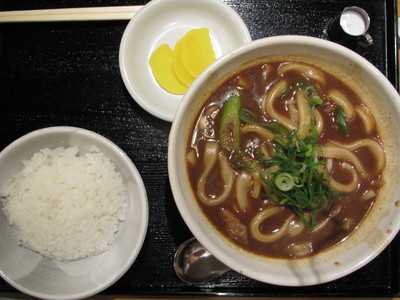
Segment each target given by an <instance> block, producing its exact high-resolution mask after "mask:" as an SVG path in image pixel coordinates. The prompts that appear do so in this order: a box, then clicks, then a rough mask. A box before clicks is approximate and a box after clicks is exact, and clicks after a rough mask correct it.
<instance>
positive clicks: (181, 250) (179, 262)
mask: <svg viewBox="0 0 400 300" xmlns="http://www.w3.org/2000/svg"><path fill="white" fill-rule="evenodd" d="M174 269H175V273H176V275H177V276H178V278H179V279H181V280H182V281H183V282H186V283H190V284H196V283H201V282H206V281H209V280H212V279H216V278H218V277H220V276H222V275H223V274H225V273H226V272H228V271H229V270H230V269H229V268H228V267H227V266H225V265H224V264H223V263H221V262H220V261H219V260H217V259H216V258H215V257H214V256H213V255H212V254H211V253H210V252H209V251H208V250H207V249H206V248H204V247H203V246H202V245H201V244H200V243H199V242H198V241H197V240H196V239H195V238H191V239H189V240H186V241H185V242H183V243H182V244H180V245H179V247H178V249H177V250H176V252H175V257H174Z"/></svg>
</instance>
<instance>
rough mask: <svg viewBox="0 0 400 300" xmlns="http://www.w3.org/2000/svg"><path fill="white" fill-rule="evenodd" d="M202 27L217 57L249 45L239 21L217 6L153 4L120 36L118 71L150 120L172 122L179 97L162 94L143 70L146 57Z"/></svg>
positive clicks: (189, 0) (156, 0)
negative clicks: (154, 117)
mask: <svg viewBox="0 0 400 300" xmlns="http://www.w3.org/2000/svg"><path fill="white" fill-rule="evenodd" d="M199 27H207V28H208V29H209V31H210V36H211V40H212V43H213V47H214V51H215V54H216V56H217V58H218V57H220V56H222V55H223V54H226V53H228V52H230V51H232V50H234V49H236V48H239V47H240V46H242V45H244V44H246V43H248V42H250V41H251V36H250V33H249V30H248V29H247V27H246V25H245V24H244V22H243V20H242V19H241V18H240V16H239V15H238V14H237V13H236V12H235V11H234V10H233V9H232V8H230V7H229V6H227V5H225V4H223V3H222V2H220V1H218V0H201V1H199V0H186V1H182V0H153V1H151V2H149V3H148V4H147V5H146V6H145V7H143V8H142V9H141V10H140V11H139V12H138V13H137V14H136V15H135V16H134V17H133V19H132V20H131V21H130V22H129V24H128V26H127V27H126V29H125V32H124V34H123V36H122V41H121V45H120V50H119V66H120V71H121V74H122V79H123V81H124V83H125V86H126V88H127V89H128V91H129V93H130V95H131V96H132V97H133V99H134V100H135V101H136V102H137V103H138V104H139V105H140V106H141V107H142V108H143V109H145V110H146V111H148V112H149V113H150V114H152V115H154V116H156V117H158V118H160V119H163V120H165V121H172V120H173V118H174V115H175V111H176V110H177V108H178V105H179V103H180V101H181V99H182V96H177V95H173V94H170V93H168V92H166V91H165V90H163V89H162V88H161V87H160V86H159V85H158V83H157V82H156V80H155V79H154V77H153V74H152V72H151V69H150V66H149V58H150V55H151V53H152V52H153V51H154V50H155V49H156V48H157V47H158V46H159V45H161V44H163V43H167V44H169V45H170V47H172V48H173V47H174V46H175V42H176V41H177V40H178V39H179V38H181V37H182V36H183V35H184V34H185V33H186V32H187V31H189V30H191V29H193V28H199Z"/></svg>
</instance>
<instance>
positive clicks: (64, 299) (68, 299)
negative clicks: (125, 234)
mask: <svg viewBox="0 0 400 300" xmlns="http://www.w3.org/2000/svg"><path fill="white" fill-rule="evenodd" d="M53 133H72V134H74V133H75V134H81V135H86V136H88V137H89V138H91V139H93V140H96V141H97V142H100V143H102V144H104V145H105V146H106V147H108V148H109V149H111V150H112V151H113V152H114V153H116V154H117V156H118V157H119V158H120V159H121V161H122V162H123V163H124V164H126V165H127V167H128V169H129V171H130V174H131V176H133V178H134V179H135V180H136V181H137V184H138V195H139V197H138V198H139V201H141V202H142V205H143V212H144V214H142V223H143V225H142V228H143V229H142V230H141V231H140V235H139V238H138V239H137V243H136V244H135V246H134V248H133V251H132V252H131V254H130V256H129V258H128V259H127V260H126V262H125V264H124V266H123V267H122V268H121V270H120V271H119V273H118V274H117V275H116V276H114V277H112V278H110V279H109V280H108V281H106V282H104V283H103V284H98V285H97V287H95V288H92V289H90V290H88V291H86V292H81V293H75V294H71V295H68V296H61V295H57V294H47V293H39V292H34V291H31V290H30V289H27V288H25V287H24V286H22V285H20V284H19V283H17V282H15V281H14V280H12V279H11V278H9V277H8V276H7V274H6V273H4V272H3V271H1V270H0V276H1V277H2V278H3V279H4V280H5V281H6V282H7V283H9V284H10V285H11V286H13V287H14V288H16V289H17V290H19V291H21V292H23V293H25V294H27V295H31V296H33V297H36V298H39V299H49V300H72V299H83V298H87V297H91V296H93V295H95V294H98V293H99V292H101V291H103V290H105V289H107V288H108V287H110V286H111V285H113V284H114V283H115V282H117V281H118V280H119V279H120V278H121V277H122V276H123V275H124V274H125V273H126V272H127V271H128V270H129V269H130V267H131V266H132V264H133V263H134V262H135V260H136V258H137V256H138V255H139V253H140V250H141V248H142V246H143V244H144V240H145V237H146V233H147V228H148V221H149V206H148V198H147V192H146V188H145V185H144V183H143V180H142V177H141V176H140V173H139V171H138V170H137V168H136V166H135V164H134V163H133V162H132V160H131V159H130V158H129V156H128V155H127V154H126V153H125V152H124V151H123V150H122V149H121V148H119V147H118V146H117V145H116V144H114V143H113V142H112V141H111V140H109V139H108V138H106V137H104V136H102V135H100V134H98V133H96V132H93V131H91V130H88V129H83V128H79V127H73V126H53V127H46V128H42V129H37V130H34V131H31V132H29V133H27V134H25V135H23V136H21V137H20V138H18V139H16V140H15V141H13V142H12V143H11V144H9V145H8V146H6V147H5V148H4V149H3V150H2V151H1V152H0V161H1V160H3V159H4V158H5V157H6V156H7V155H8V154H9V153H10V152H12V151H14V149H16V148H17V147H19V146H21V145H22V144H24V143H25V142H27V141H29V140H32V139H36V138H40V137H41V136H44V135H48V134H53Z"/></svg>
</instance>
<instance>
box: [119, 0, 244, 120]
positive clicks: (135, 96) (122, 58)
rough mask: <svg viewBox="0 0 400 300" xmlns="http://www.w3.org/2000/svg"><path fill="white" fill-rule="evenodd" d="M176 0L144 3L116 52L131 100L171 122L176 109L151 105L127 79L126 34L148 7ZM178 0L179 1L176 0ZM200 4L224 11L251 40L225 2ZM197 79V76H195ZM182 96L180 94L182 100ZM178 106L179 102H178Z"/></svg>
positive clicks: (147, 11) (205, 0)
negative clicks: (166, 110)
mask: <svg viewBox="0 0 400 300" xmlns="http://www.w3.org/2000/svg"><path fill="white" fill-rule="evenodd" d="M176 1H177V0H153V1H150V2H149V3H147V4H146V5H144V6H143V7H142V8H141V9H140V10H139V11H138V12H137V13H136V14H135V16H134V17H133V18H132V19H131V20H130V21H129V23H128V25H127V26H126V28H125V30H124V33H123V35H122V39H121V43H120V46H119V54H118V61H119V70H120V73H121V77H122V81H123V82H124V85H125V87H126V89H127V90H128V93H129V94H130V96H131V97H132V100H134V101H135V102H136V103H137V104H138V105H139V106H140V107H141V108H143V109H144V110H145V111H146V112H148V113H150V114H151V115H153V116H155V117H157V118H159V119H161V120H164V121H167V122H172V121H173V119H174V116H175V114H176V110H175V112H174V114H172V115H170V114H169V113H167V112H164V111H163V110H160V109H159V108H157V107H156V106H154V105H151V104H149V103H148V101H147V100H146V97H143V96H142V94H141V93H140V92H138V91H137V90H136V84H135V83H133V84H132V83H131V80H129V76H128V72H127V63H126V56H127V55H128V53H127V50H126V49H127V43H128V42H127V41H128V36H129V35H130V33H131V31H132V30H133V28H134V27H135V26H136V24H137V23H138V22H141V20H142V19H143V18H146V15H147V14H148V13H149V12H150V9H154V8H155V7H157V6H159V5H160V4H165V3H167V2H170V3H172V4H174V2H176ZM189 1H192V2H197V0H189ZM178 2H179V1H178ZM202 5H208V6H210V8H213V7H214V8H215V7H218V8H219V9H220V11H222V12H224V14H226V15H227V16H229V17H230V18H231V19H232V20H235V23H236V26H237V30H238V34H240V35H241V36H242V38H243V40H244V41H245V43H249V42H251V40H252V39H251V35H250V31H249V29H248V28H247V26H246V24H245V23H244V21H243V19H242V18H241V16H240V15H239V14H238V13H237V12H236V11H235V10H234V9H233V8H232V7H230V6H228V5H226V4H225V3H223V2H221V1H218V0H202ZM196 79H197V78H196ZM182 99H183V97H182V96H181V100H180V102H181V101H182ZM178 107H179V104H178Z"/></svg>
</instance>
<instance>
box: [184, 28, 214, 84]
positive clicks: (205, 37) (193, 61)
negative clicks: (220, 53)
mask: <svg viewBox="0 0 400 300" xmlns="http://www.w3.org/2000/svg"><path fill="white" fill-rule="evenodd" d="M182 43H183V44H182V61H183V64H184V66H185V68H186V69H187V70H188V71H189V73H190V74H191V75H192V76H193V77H197V76H198V75H200V73H201V72H203V71H204V69H205V68H207V67H208V66H209V65H210V64H212V63H213V62H214V61H215V53H214V49H213V47H212V43H211V39H210V34H209V31H208V28H198V29H193V30H190V31H189V32H188V33H186V35H185V36H184V37H183V39H182Z"/></svg>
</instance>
